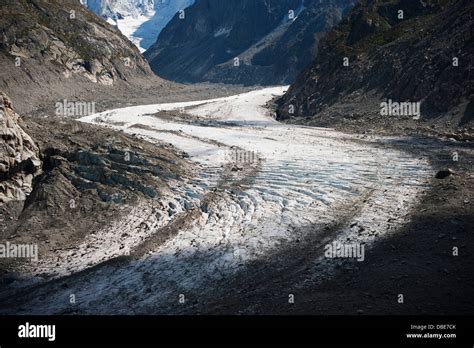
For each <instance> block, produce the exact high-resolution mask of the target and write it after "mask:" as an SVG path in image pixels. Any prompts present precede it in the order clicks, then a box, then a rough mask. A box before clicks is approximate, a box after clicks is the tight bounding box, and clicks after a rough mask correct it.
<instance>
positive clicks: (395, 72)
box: [278, 0, 474, 126]
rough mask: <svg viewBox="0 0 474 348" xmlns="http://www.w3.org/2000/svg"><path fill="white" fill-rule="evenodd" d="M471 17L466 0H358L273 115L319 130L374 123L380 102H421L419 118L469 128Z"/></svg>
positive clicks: (473, 88) (472, 88) (472, 79)
mask: <svg viewBox="0 0 474 348" xmlns="http://www.w3.org/2000/svg"><path fill="white" fill-rule="evenodd" d="M399 11H403V13H402V12H399ZM401 14H403V18H399V16H400V15H401ZM473 14H474V3H473V2H472V1H469V0H443V1H440V0H424V1H422V0H391V1H386V0H363V1H361V2H360V4H359V5H358V6H356V7H355V8H354V9H353V10H352V11H351V12H350V14H349V15H348V17H347V18H346V19H345V20H343V21H342V22H341V23H340V24H339V25H338V26H337V27H335V28H334V29H333V30H332V31H331V32H330V33H329V34H328V35H327V37H326V38H325V39H324V40H322V41H321V44H320V46H319V51H320V54H319V55H318V57H317V58H316V60H315V61H314V62H313V64H312V65H311V66H310V67H308V68H307V69H306V70H305V71H304V72H303V73H301V75H300V76H299V77H298V79H297V80H296V81H295V83H294V84H293V85H292V86H291V88H290V90H289V91H288V93H287V94H286V95H285V96H284V97H283V98H282V99H281V100H280V102H279V104H280V107H279V111H278V117H279V118H280V119H296V118H299V119H300V120H301V119H303V121H304V120H312V121H313V123H314V124H318V125H333V124H335V123H337V122H340V121H341V120H342V121H344V120H343V117H346V119H347V120H348V119H349V118H350V119H358V118H364V117H368V116H370V115H372V116H373V118H374V120H377V119H379V118H381V112H380V111H381V105H380V103H381V101H383V100H387V99H391V100H392V101H393V102H413V103H416V102H420V103H421V120H422V121H425V122H428V121H430V122H437V121H436V120H435V119H438V118H439V117H441V116H443V117H446V119H447V120H448V122H449V123H451V124H452V125H461V126H462V125H466V124H467V123H469V122H471V121H472V119H473V102H472V100H473V92H474V86H473V82H474V75H473V74H474V70H473V59H472V57H473V53H474V49H473V42H474V41H473ZM345 57H347V58H348V61H349V65H348V66H344V64H343V62H344V58H345ZM348 121H350V120H348Z"/></svg>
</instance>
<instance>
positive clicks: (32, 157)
mask: <svg viewBox="0 0 474 348" xmlns="http://www.w3.org/2000/svg"><path fill="white" fill-rule="evenodd" d="M0 137H1V139H2V141H1V143H0V203H7V202H9V201H22V200H24V199H26V196H27V195H28V194H29V193H30V192H31V190H32V182H33V179H34V177H35V176H36V175H38V174H39V173H40V172H41V160H40V159H39V149H38V147H37V146H36V145H35V143H34V142H33V140H32V139H31V137H30V136H29V135H28V134H27V133H26V132H25V131H24V130H23V128H22V124H21V119H20V116H18V115H17V114H16V113H15V112H14V111H13V110H12V105H11V101H10V99H9V98H8V97H7V96H6V95H5V94H4V93H2V92H0Z"/></svg>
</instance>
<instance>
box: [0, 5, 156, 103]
mask: <svg viewBox="0 0 474 348" xmlns="http://www.w3.org/2000/svg"><path fill="white" fill-rule="evenodd" d="M0 28H2V29H0V65H1V67H2V69H0V90H2V91H4V92H5V93H7V94H8V95H9V96H10V97H11V98H12V100H13V101H14V103H15V105H17V108H18V110H19V112H24V111H26V109H27V108H28V107H31V106H33V105H35V106H36V107H39V106H40V105H41V104H42V103H48V104H49V105H50V104H51V103H50V102H49V101H50V100H58V99H59V98H67V97H74V98H76V99H83V98H84V95H85V94H86V93H89V94H91V93H92V94H93V93H94V88H96V87H94V86H97V88H98V87H99V86H102V87H106V88H112V87H114V86H116V85H119V84H127V86H133V85H140V86H141V85H143V84H145V83H147V81H148V82H150V83H153V84H154V85H155V86H158V85H159V82H160V81H161V80H159V79H157V78H156V77H155V76H154V74H153V72H152V71H151V69H150V67H149V65H148V62H147V61H146V60H145V59H144V58H143V57H142V55H141V54H140V52H139V50H138V49H137V48H136V47H135V46H134V45H133V44H132V43H131V42H130V41H128V40H127V38H126V37H125V36H123V35H122V33H121V32H120V31H119V30H118V29H117V28H115V27H114V26H112V25H110V24H108V23H107V22H105V21H104V20H103V19H101V18H99V17H97V16H96V15H95V14H93V13H92V12H90V11H88V10H87V9H85V8H84V6H82V5H81V4H80V2H79V1H77V0H2V5H1V7H0ZM158 80H159V81H158Z"/></svg>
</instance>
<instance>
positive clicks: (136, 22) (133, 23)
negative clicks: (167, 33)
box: [82, 0, 194, 52]
mask: <svg viewBox="0 0 474 348" xmlns="http://www.w3.org/2000/svg"><path fill="white" fill-rule="evenodd" d="M82 2H83V3H84V4H85V5H86V6H87V7H88V8H89V9H90V10H91V11H93V12H94V13H95V14H97V15H98V16H100V17H102V18H104V19H105V20H107V21H108V22H109V23H111V24H113V25H116V26H117V27H118V28H119V29H120V31H122V33H123V34H124V35H125V36H127V37H128V38H129V39H130V41H132V42H133V43H134V44H135V45H137V46H138V48H139V49H140V50H141V51H142V52H144V51H145V50H147V49H148V48H149V47H150V46H151V45H152V44H153V43H155V41H156V39H157V38H158V35H159V34H160V32H161V30H162V29H163V28H164V27H165V26H166V25H167V24H168V22H169V21H170V20H171V19H172V18H173V16H174V15H175V14H176V13H177V12H178V11H180V10H182V9H185V8H186V7H188V6H190V5H192V4H193V3H194V0H83V1H82Z"/></svg>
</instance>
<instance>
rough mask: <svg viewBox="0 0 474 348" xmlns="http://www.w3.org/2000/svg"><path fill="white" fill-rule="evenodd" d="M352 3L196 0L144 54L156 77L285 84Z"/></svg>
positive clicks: (329, 0) (343, 0) (338, 0)
mask: <svg viewBox="0 0 474 348" xmlns="http://www.w3.org/2000/svg"><path fill="white" fill-rule="evenodd" d="M354 2H355V1H352V0H351V1H347V0H326V1H320V0H305V1H303V0H265V1H264V0H227V1H218V0H197V1H196V3H195V4H194V5H192V6H191V7H189V8H188V9H186V10H185V11H184V13H182V16H181V18H180V16H179V15H176V16H175V17H174V18H173V19H172V20H171V22H170V23H169V24H168V26H167V27H166V28H165V29H164V30H163V31H162V32H161V34H160V36H159V37H158V40H157V42H156V43H155V44H154V45H153V46H152V47H151V48H150V49H149V50H148V51H146V52H145V57H146V58H147V59H148V61H149V62H150V65H151V67H152V69H153V70H154V71H155V73H157V74H158V75H159V76H161V77H164V78H166V79H169V80H174V81H179V82H202V81H211V82H225V83H237V84H281V83H289V82H291V81H293V80H294V78H295V77H296V75H297V74H298V73H299V72H300V71H301V70H302V69H303V68H304V67H305V66H306V65H307V64H309V63H310V62H311V61H312V59H313V58H314V56H315V54H316V52H317V43H318V41H319V38H320V37H321V36H323V35H324V34H325V33H326V32H327V31H328V30H329V29H330V28H331V27H332V26H334V25H335V24H336V23H337V22H338V21H339V20H340V19H341V17H342V16H343V15H344V13H345V11H346V10H348V9H349V8H350V7H351V6H352V5H353V3H354ZM237 58H238V60H237Z"/></svg>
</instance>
